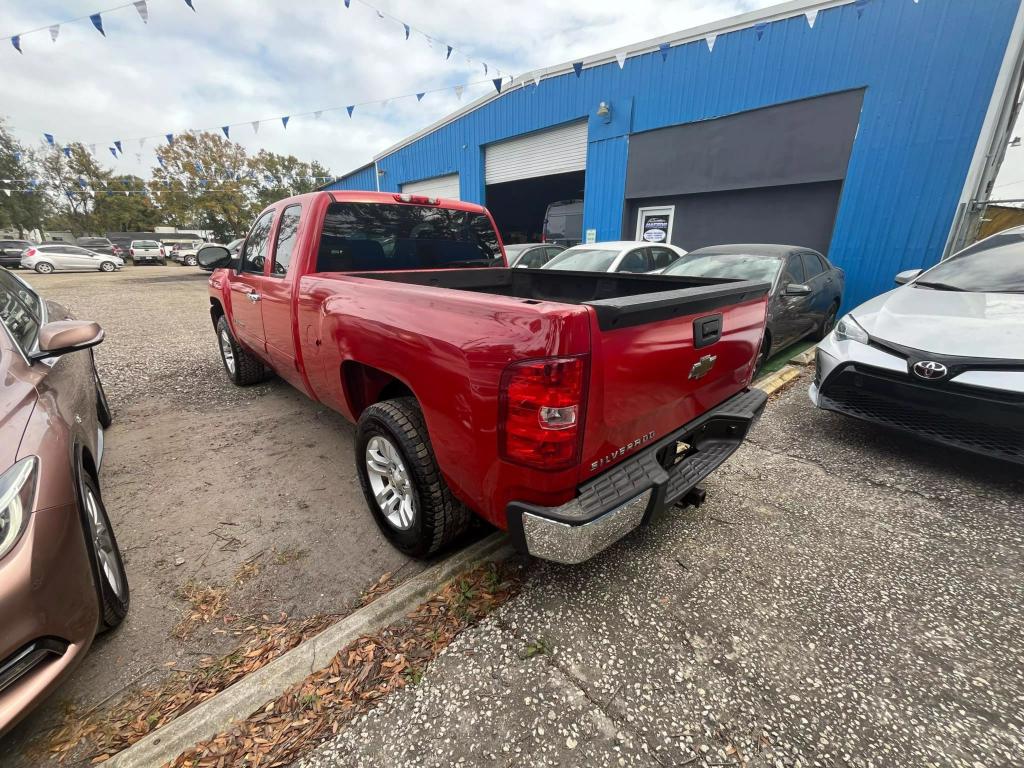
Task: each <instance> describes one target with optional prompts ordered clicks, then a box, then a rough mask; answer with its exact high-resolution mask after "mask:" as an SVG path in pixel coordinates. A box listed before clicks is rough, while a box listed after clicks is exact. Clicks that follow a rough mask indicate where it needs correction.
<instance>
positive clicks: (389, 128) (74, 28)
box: [0, 0, 773, 176]
mask: <svg viewBox="0 0 1024 768" xmlns="http://www.w3.org/2000/svg"><path fill="white" fill-rule="evenodd" d="M370 3H372V5H368V4H367V3H365V2H363V0H351V7H350V8H348V9H346V8H345V6H344V4H343V2H342V0H278V1H273V2H272V1H271V0H193V5H194V6H195V9H196V10H195V12H193V11H192V10H190V9H189V7H188V6H187V5H186V3H185V0H148V11H149V21H148V23H146V24H144V23H143V22H142V20H141V18H140V16H139V14H138V13H137V11H136V10H135V9H134V8H133V7H131V6H128V7H127V8H123V9H121V10H117V11H111V12H109V13H105V14H103V15H102V19H103V28H104V31H105V33H106V37H105V38H104V37H103V36H101V35H100V34H99V32H97V31H96V29H95V28H94V27H93V25H92V23H91V22H90V21H89V20H88V19H87V18H86V19H83V20H81V21H76V22H73V23H67V24H62V25H61V28H60V32H59V34H58V37H57V40H56V41H55V42H54V41H51V39H50V33H49V31H48V29H45V28H44V29H43V30H42V31H39V32H35V33H32V34H27V35H24V36H23V37H22V38H21V48H22V51H23V53H22V54H21V55H19V54H18V52H17V51H16V50H15V49H14V48H13V47H12V46H11V45H10V42H9V40H8V38H9V37H10V36H11V35H14V34H17V33H19V32H22V31H25V30H29V29H32V28H35V27H48V26H49V25H51V24H55V23H59V22H62V21H65V20H69V19H73V18H76V17H80V16H87V15H88V14H90V13H94V12H95V11H97V10H101V9H104V8H109V7H111V6H114V5H117V4H118V0H5V2H4V13H3V19H2V20H0V41H2V42H0V115H2V116H3V117H4V118H5V119H6V120H7V123H8V127H9V128H10V129H11V130H12V131H13V132H14V134H15V135H16V136H17V137H18V138H19V139H20V140H22V141H23V142H28V143H38V142H40V141H42V134H43V133H50V134H53V135H54V136H55V137H56V141H57V142H58V143H59V144H61V145H63V144H65V143H67V142H73V141H81V142H83V143H85V144H92V143H95V144H96V145H97V159H99V160H101V161H102V162H103V163H104V164H106V165H107V166H108V167H110V168H111V169H112V170H114V171H115V172H118V173H134V174H138V175H142V176H147V175H148V172H149V169H150V168H151V167H152V166H153V165H154V164H155V158H154V155H153V150H154V147H155V145H157V144H158V143H160V142H162V141H164V139H162V138H149V139H146V141H145V143H144V145H142V146H141V147H140V145H139V141H138V138H139V137H145V136H157V137H162V136H163V135H164V134H166V133H179V132H182V131H185V130H189V129H202V128H212V129H213V130H219V126H221V125H224V124H226V123H244V125H238V126H235V127H233V128H231V129H230V131H231V138H232V139H234V140H237V141H238V142H239V143H241V144H243V145H244V146H245V147H246V149H247V150H250V151H257V150H259V149H268V150H271V151H273V152H279V153H284V154H293V155H295V156H296V157H298V158H299V159H301V160H306V161H311V160H319V161H320V162H321V163H323V164H325V165H326V166H327V167H328V168H330V169H331V171H332V172H333V173H334V174H336V175H341V174H343V173H345V172H347V171H350V170H352V169H353V168H356V167H358V166H360V165H362V164H364V163H366V162H369V161H370V160H371V159H372V157H373V155H374V154H376V153H378V152H380V151H381V150H383V149H386V148H387V147H389V146H390V145H391V144H394V143H395V142H397V141H399V140H400V139H402V138H404V137H405V136H408V135H409V134H411V133H414V132H415V131H417V130H419V129H421V128H423V127H426V126H427V125H430V124H431V123H433V122H434V121H436V120H438V119H440V118H441V117H443V116H444V115H446V114H448V113H450V112H452V111H454V110H456V109H458V108H459V106H460V104H464V103H467V102H469V101H471V100H473V99H475V98H477V97H479V96H482V95H484V94H486V93H489V92H492V91H493V85H492V84H491V82H490V79H491V78H493V77H495V70H500V72H501V73H502V74H503V75H510V74H513V75H519V74H523V73H524V72H527V71H529V70H532V69H537V68H540V67H545V66H550V65H553V64H560V63H562V62H565V61H569V60H573V59H576V58H578V57H582V56H585V55H588V54H593V53H599V52H601V51H604V50H608V49H610V48H616V47H619V46H625V45H628V44H630V43H635V42H639V41H641V40H646V39H649V38H652V37H656V36H658V35H662V34H665V33H668V32H672V31H677V30H682V29H687V28H689V27H693V26H697V25H700V24H704V23H707V22H710V21H715V20H717V19H723V18H726V17H729V16H733V15H736V14H738V13H744V12H746V11H750V10H754V9H757V8H762V7H766V6H768V5H771V4H773V3H772V2H770V1H769V0H672V1H671V2H666V1H665V0H630V2H622V0H526V1H525V2H507V1H503V2H494V1H493V0H492V1H491V2H479V1H478V0H477V1H476V2H472V1H470V0H431V1H430V2H412V0H370ZM375 9H379V10H380V11H382V12H384V13H385V14H386V15H389V16H393V17H396V18H397V19H400V20H401V21H402V22H405V23H407V24H409V25H410V26H411V27H412V31H411V35H410V39H409V40H408V41H406V39H405V32H404V30H403V27H402V24H401V23H400V22H399V21H395V20H393V19H390V18H384V19H381V18H379V17H378V15H377V11H376V10H375ZM424 35H429V36H430V37H432V38H433V41H434V42H433V44H432V45H431V44H428V41H427V39H426V37H425V36H424ZM448 44H450V45H452V46H454V48H455V49H456V50H455V52H454V53H453V54H452V56H451V58H450V59H449V60H447V61H446V60H445V53H446V50H447V49H446V45H448ZM467 57H468V58H470V59H472V61H467ZM484 62H486V63H487V65H488V73H487V74H486V75H485V74H484V71H483V63H484ZM463 83H476V84H475V85H469V86H467V88H466V91H465V93H464V94H463V95H462V98H461V102H460V100H459V98H458V97H457V96H456V94H455V91H454V88H453V86H454V85H456V84H463ZM435 89H444V90H442V91H439V92H431V91H434V90H435ZM424 91H426V92H427V93H426V95H425V96H424V97H423V100H422V101H417V100H416V98H415V96H414V95H409V96H407V97H406V98H401V99H395V100H393V101H389V103H388V104H387V105H381V104H375V105H365V106H362V105H361V106H357V107H356V109H355V112H354V113H353V116H352V117H351V118H350V117H349V116H348V114H347V112H346V111H345V109H344V107H345V106H346V105H348V104H359V103H360V102H367V101H378V100H383V99H389V98H391V97H395V96H403V95H406V94H415V93H418V92H424ZM331 107H340V109H337V110H335V111H324V113H323V114H322V116H321V117H320V118H319V119H315V118H314V116H313V115H309V116H308V117H299V116H296V117H293V118H291V119H290V121H289V123H288V127H287V129H285V128H284V127H283V126H282V125H281V121H280V119H279V118H280V117H281V116H282V115H298V114H299V113H303V112H312V111H317V110H327V109H328V108H331ZM267 118H270V120H269V121H268V122H263V123H261V125H260V128H259V132H258V133H254V131H253V129H252V127H251V125H250V122H251V121H253V120H263V119H267ZM115 139H116V140H120V141H121V142H122V147H123V150H124V157H123V158H122V159H120V160H118V161H114V159H113V157H112V156H111V155H110V152H109V150H108V147H109V146H111V145H112V144H113V141H114V140H115ZM136 154H141V156H142V162H141V163H140V162H139V160H138V159H137V158H136Z"/></svg>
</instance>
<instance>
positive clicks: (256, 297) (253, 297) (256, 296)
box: [245, 291, 262, 304]
mask: <svg viewBox="0 0 1024 768" xmlns="http://www.w3.org/2000/svg"><path fill="white" fill-rule="evenodd" d="M245 295H246V297H247V298H248V299H249V301H251V302H252V303H253V304H255V303H256V302H257V301H259V300H260V299H261V298H262V297H261V296H260V295H259V294H258V293H256V292H255V291H253V292H252V293H247V294H245Z"/></svg>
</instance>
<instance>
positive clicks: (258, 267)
mask: <svg viewBox="0 0 1024 768" xmlns="http://www.w3.org/2000/svg"><path fill="white" fill-rule="evenodd" d="M273 223H274V212H273V211H267V212H266V213H264V214H263V215H262V216H260V217H259V218H258V219H257V220H256V223H255V224H254V225H253V227H252V230H251V231H250V232H249V236H248V237H247V238H246V239H245V247H244V248H243V250H242V271H243V272H258V273H262V272H263V265H264V264H266V263H267V250H268V249H269V247H270V227H271V225H272V224H273Z"/></svg>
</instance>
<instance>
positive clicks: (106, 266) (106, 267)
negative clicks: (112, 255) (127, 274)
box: [100, 261, 117, 272]
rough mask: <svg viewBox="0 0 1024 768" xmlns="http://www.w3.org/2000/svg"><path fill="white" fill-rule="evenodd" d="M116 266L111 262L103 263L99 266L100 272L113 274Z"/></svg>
mask: <svg viewBox="0 0 1024 768" xmlns="http://www.w3.org/2000/svg"><path fill="white" fill-rule="evenodd" d="M115 269H117V265H116V264H114V262H112V261H104V262H102V263H101V264H100V272H113V271H114V270H115Z"/></svg>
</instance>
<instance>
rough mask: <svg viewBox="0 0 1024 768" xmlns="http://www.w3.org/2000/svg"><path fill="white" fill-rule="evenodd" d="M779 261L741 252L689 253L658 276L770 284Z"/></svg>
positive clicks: (770, 257) (777, 270)
mask: <svg viewBox="0 0 1024 768" xmlns="http://www.w3.org/2000/svg"><path fill="white" fill-rule="evenodd" d="M781 267H782V259H780V258H778V257H776V256H758V255H754V254H745V253H691V254H688V255H686V256H684V257H683V258H681V259H679V261H677V262H676V263H675V264H672V265H670V266H669V267H668V268H667V269H666V270H665V271H664V272H663V273H662V274H664V275H686V276H688V277H728V278H735V279H739V280H763V281H765V282H772V281H773V280H775V276H776V275H777V274H779V269H780V268H781Z"/></svg>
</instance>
